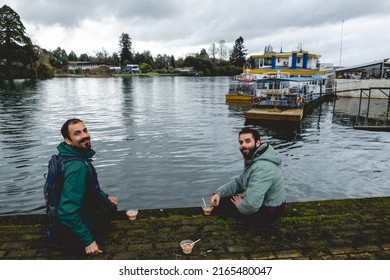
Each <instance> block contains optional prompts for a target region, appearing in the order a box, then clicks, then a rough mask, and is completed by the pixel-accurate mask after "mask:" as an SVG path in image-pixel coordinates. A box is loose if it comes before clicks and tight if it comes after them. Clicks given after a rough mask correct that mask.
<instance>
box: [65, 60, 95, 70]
mask: <svg viewBox="0 0 390 280" xmlns="http://www.w3.org/2000/svg"><path fill="white" fill-rule="evenodd" d="M97 66H98V64H97V63H96V62H91V61H70V62H69V65H68V70H70V71H76V70H83V71H84V70H91V69H92V68H95V67H97Z"/></svg>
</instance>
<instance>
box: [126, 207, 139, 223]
mask: <svg viewBox="0 0 390 280" xmlns="http://www.w3.org/2000/svg"><path fill="white" fill-rule="evenodd" d="M137 214H138V210H137V209H129V210H127V211H126V215H127V217H128V218H129V220H130V221H133V220H135V219H136V218H137Z"/></svg>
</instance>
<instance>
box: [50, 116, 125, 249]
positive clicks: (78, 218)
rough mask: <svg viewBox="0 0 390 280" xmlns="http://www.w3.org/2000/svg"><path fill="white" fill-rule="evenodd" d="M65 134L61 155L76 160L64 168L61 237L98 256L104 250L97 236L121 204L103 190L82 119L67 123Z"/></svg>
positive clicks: (59, 226) (63, 131)
mask: <svg viewBox="0 0 390 280" xmlns="http://www.w3.org/2000/svg"><path fill="white" fill-rule="evenodd" d="M61 134H62V136H63V137H64V142H62V143H60V144H59V145H58V147H57V149H58V151H59V154H60V155H62V156H64V157H66V158H71V159H72V160H69V161H66V162H65V165H64V187H63V190H62V194H61V199H60V203H59V206H58V210H57V215H58V220H59V222H60V224H59V225H58V227H57V232H58V236H61V237H62V238H63V239H65V240H64V241H68V242H69V241H71V242H73V240H76V241H77V243H79V244H81V246H83V247H84V248H85V253H87V254H88V255H97V254H100V253H102V250H101V249H100V248H99V246H98V244H97V242H96V238H95V234H98V233H101V232H103V231H104V230H105V229H104V227H106V226H107V225H108V221H109V216H110V215H111V214H112V213H113V212H115V211H116V209H117V204H118V200H117V198H116V197H113V196H109V195H107V194H105V193H104V192H103V191H102V190H101V189H100V186H99V182H98V180H97V174H96V171H95V168H94V167H93V165H92V162H91V158H92V157H93V155H94V154H95V152H94V151H93V150H92V148H91V136H90V134H89V132H88V130H87V128H86V127H85V125H84V123H83V122H82V121H81V120H79V119H70V120H67V121H66V122H65V123H64V125H63V126H62V128H61ZM64 236H65V237H64ZM68 245H69V246H70V245H74V244H68Z"/></svg>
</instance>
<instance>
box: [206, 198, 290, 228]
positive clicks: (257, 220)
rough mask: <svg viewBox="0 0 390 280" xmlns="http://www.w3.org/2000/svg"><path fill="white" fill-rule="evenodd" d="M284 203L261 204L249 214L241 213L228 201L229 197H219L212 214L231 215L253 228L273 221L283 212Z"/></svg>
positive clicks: (267, 224)
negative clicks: (275, 204)
mask: <svg viewBox="0 0 390 280" xmlns="http://www.w3.org/2000/svg"><path fill="white" fill-rule="evenodd" d="M285 206H286V203H285V202H284V203H282V204H281V205H279V206H275V207H273V206H262V207H261V208H260V209H259V210H258V211H257V212H255V213H253V214H249V215H245V214H242V213H240V212H239V211H238V209H237V207H236V206H235V205H234V204H233V203H232V202H231V201H230V197H228V198H221V200H220V202H219V206H217V207H214V210H213V214H215V215H218V216H221V217H232V218H234V219H237V220H241V221H244V223H245V224H246V225H248V226H252V227H255V228H261V227H266V226H269V225H270V224H272V223H273V222H275V221H276V220H277V219H278V218H279V217H280V216H281V215H282V213H283V210H284V207H285Z"/></svg>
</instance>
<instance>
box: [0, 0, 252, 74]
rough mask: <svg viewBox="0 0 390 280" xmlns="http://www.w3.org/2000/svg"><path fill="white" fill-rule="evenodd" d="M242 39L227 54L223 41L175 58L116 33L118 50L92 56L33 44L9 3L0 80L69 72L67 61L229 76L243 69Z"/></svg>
mask: <svg viewBox="0 0 390 280" xmlns="http://www.w3.org/2000/svg"><path fill="white" fill-rule="evenodd" d="M246 51H247V50H246V49H245V47H244V39H243V38H242V37H241V36H240V37H239V38H238V39H237V40H236V41H235V45H234V47H233V49H232V50H231V51H230V54H229V55H228V51H227V48H226V46H225V41H224V40H220V41H219V45H218V46H217V45H216V44H215V43H213V44H211V46H210V48H209V49H208V52H207V51H206V50H205V49H202V50H201V51H200V52H199V53H196V54H193V55H188V56H187V57H185V58H178V59H176V58H175V57H174V56H173V55H166V54H158V55H157V56H156V57H153V56H152V54H151V53H150V51H147V50H146V51H143V52H135V51H134V50H133V48H132V41H131V38H130V36H129V35H128V34H127V33H122V34H121V35H120V36H119V51H118V53H116V52H114V53H112V54H111V55H110V54H109V53H108V52H107V51H106V50H105V49H104V48H102V50H101V51H99V52H97V53H96V54H95V56H89V55H87V54H85V53H83V54H80V55H79V56H78V55H77V54H76V53H75V52H74V51H70V52H69V53H67V52H66V50H64V49H62V48H60V47H58V48H57V49H55V50H53V51H51V50H50V51H48V50H46V49H43V48H41V47H39V46H38V45H34V44H33V43H32V40H31V39H30V38H29V37H28V36H27V35H26V29H25V27H24V25H23V22H22V20H21V19H20V16H19V15H18V14H17V13H16V12H15V11H14V10H13V9H12V8H11V7H9V6H7V5H4V6H2V7H1V8H0V80H12V79H17V78H37V79H46V78H52V77H54V76H55V75H56V74H68V73H69V63H70V62H91V63H94V64H97V65H107V66H116V67H124V66H126V65H127V64H138V65H139V69H140V72H141V73H151V72H154V73H159V74H171V73H174V72H175V71H174V70H175V69H177V68H182V67H192V69H193V70H194V71H193V73H194V74H196V75H201V76H232V75H237V74H239V73H241V72H242V69H243V67H244V65H245V64H246V59H245V57H246Z"/></svg>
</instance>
